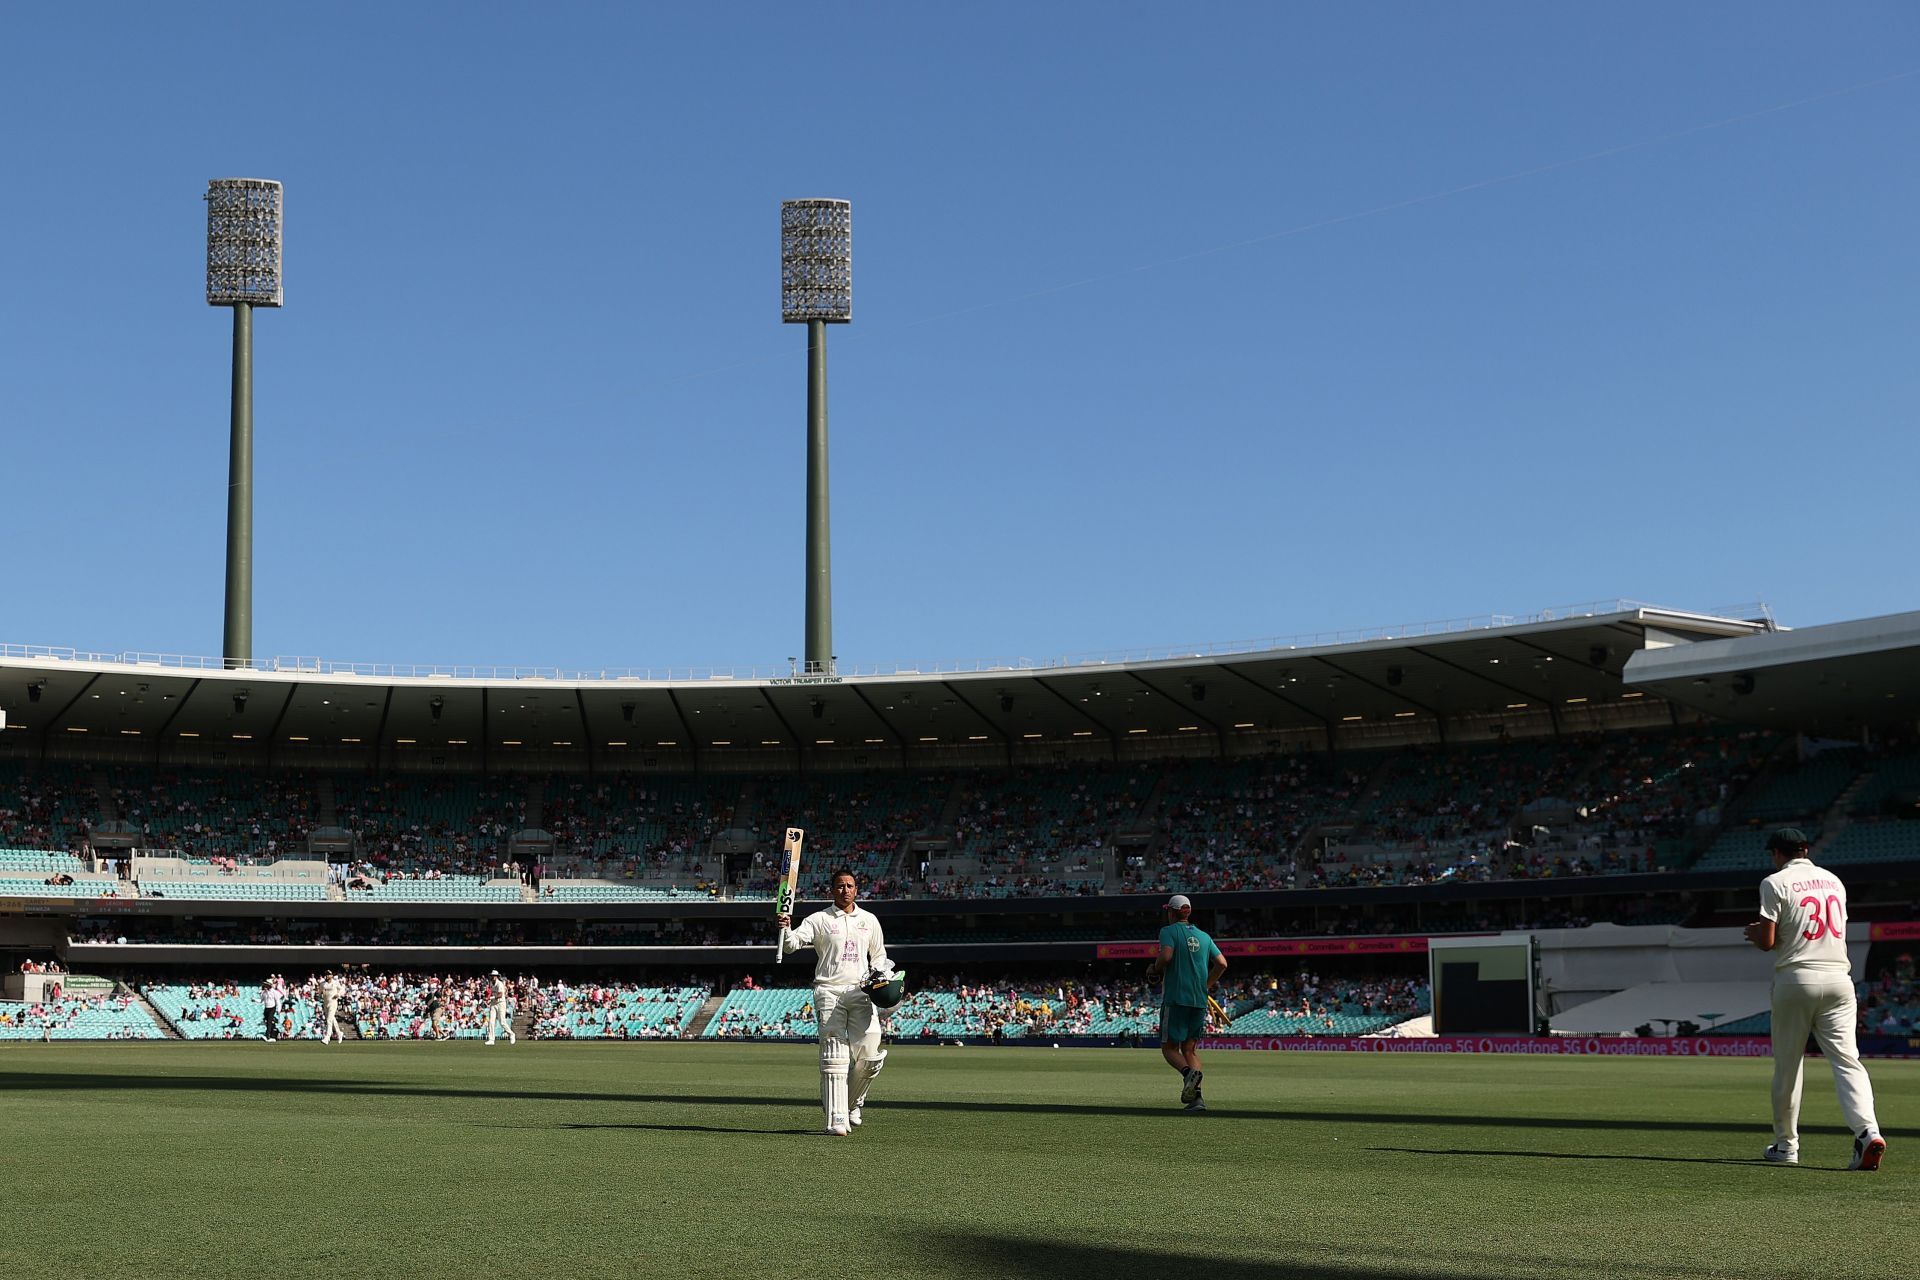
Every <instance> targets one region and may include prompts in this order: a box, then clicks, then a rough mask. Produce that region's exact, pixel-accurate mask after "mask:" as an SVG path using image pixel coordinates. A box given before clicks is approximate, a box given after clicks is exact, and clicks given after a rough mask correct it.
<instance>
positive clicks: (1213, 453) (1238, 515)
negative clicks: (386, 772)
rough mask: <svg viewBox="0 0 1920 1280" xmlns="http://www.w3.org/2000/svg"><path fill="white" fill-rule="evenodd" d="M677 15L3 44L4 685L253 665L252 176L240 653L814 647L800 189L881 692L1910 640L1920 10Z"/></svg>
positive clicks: (838, 482)
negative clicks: (1710, 620)
mask: <svg viewBox="0 0 1920 1280" xmlns="http://www.w3.org/2000/svg"><path fill="white" fill-rule="evenodd" d="M701 8H702V7H696V6H684V7H675V8H672V9H669V8H668V7H667V6H615V5H593V6H584V5H543V6H539V7H538V8H536V7H534V6H526V7H524V8H503V7H499V6H468V5H451V4H448V5H428V4H409V5H403V6H393V5H342V6H328V7H327V11H326V12H325V13H313V12H304V13H298V14H295V13H293V12H291V11H287V10H280V11H276V10H274V9H273V8H272V7H269V8H267V9H262V8H261V7H259V6H237V5H236V6H213V5H202V6H196V7H192V8H180V7H172V6H165V7H160V6H134V5H130V4H124V5H109V6H92V7H84V8H83V7H76V6H29V7H24V8H16V9H15V10H13V11H12V12H10V13H9V14H8V16H7V18H6V19H5V37H6V43H7V46H8V48H9V57H8V59H7V62H8V73H7V76H6V77H5V79H4V82H0V106H3V107H4V108H5V110H6V115H7V119H8V120H9V122H10V123H9V128H8V130H7V132H6V136H5V139H4V141H0V159H3V160H4V164H5V170H6V172H7V175H8V179H9V182H8V186H9V195H10V197H11V198H9V199H7V200H6V201H4V202H3V203H0V229H3V230H4V232H5V234H4V242H5V243H6V244H7V245H8V246H10V247H11V261H10V263H9V269H8V271H7V279H6V283H5V286H4V287H3V288H0V352H4V354H3V355H0V450H3V456H0V477H4V484H3V487H0V492H4V494H5V500H6V505H7V510H8V516H9V520H8V523H9V525H10V527H11V528H12V530H13V531H14V538H13V540H12V546H11V550H12V554H11V555H9V557H8V561H9V568H8V573H7V585H6V587H5V589H4V593H3V594H0V640H4V641H13V642H22V643H43V644H60V645H74V646H78V647H83V648H94V649H106V650H125V649H140V650H149V651H163V652H184V653H194V654H210V653H213V652H215V651H216V650H217V649H218V647H219V641H220V615H221V601H222V554H223V538H224V522H225V487H226V449H227V441H226V432H227V399H226V397H227V378H228V365H227V361H228V350H229V342H230V321H229V318H228V315H227V314H226V313H225V312H224V311H216V310H214V309H212V308H209V307H207V306H206V305H205V303H204V298H203V279H202V271H203V265H204V234H205V207H204V205H203V203H202V202H201V199H200V196H201V194H202V192H203V191H204V189H205V184H206V181H207V179H209V178H212V177H216V176H257V177H270V178H277V179H279V180H281V181H282V182H284V183H285V184H286V189H287V248H286V264H287V265H286V296H287V305H286V307H285V308H284V309H283V310H281V311H277V312H262V313H260V314H259V316H258V317H257V321H256V350H257V356H256V360H257V372H256V379H257V388H256V406H255V413H256V422H257V429H258V443H257V472H256V485H257V508H256V537H257V542H256V563H257V568H256V579H255V619H254V649H255V654H256V656H258V657H267V656H272V655H277V654H278V655H296V654H298V655H314V656H320V657H327V658H333V659H342V660H365V661H393V662H416V661H417V662H433V661H439V662H488V663H529V664H548V665H560V666H583V667H597V666H655V667H661V666H666V665H669V664H671V665H682V666H684V665H699V666H734V665H754V664H758V665H776V664H782V663H784V661H785V659H786V658H787V657H788V656H789V655H793V654H797V653H798V652H799V645H800V643H801V580H800V579H801V574H800V570H801V552H802V547H801V542H800V535H801V529H802V512H803V493H802V486H801V481H802V475H803V471H802V468H803V463H804V457H803V452H802V450H803V444H804V390H805V384H804V372H805V370H804V361H805V344H804V331H803V330H801V329H799V328H797V327H785V326H782V325H781V324H780V323H779V322H778V309H777V289H776V286H777V265H778V242H777V235H776V227H777V209H778V203H779V201H780V200H781V199H783V198H791V197H797V196H833V197H840V198H845V199H849V200H851V201H852V202H853V208H854V276H855V320H854V323H853V324H852V325H851V326H848V327H844V328H836V329H835V330H833V332H832V335H831V339H830V377H831V404H832V450H833V454H832V464H833V486H834V488H833V534H834V562H833V570H834V589H835V601H834V603H835V609H834V618H835V633H836V634H835V639H836V645H835V647H836V649H837V651H838V653H839V656H840V657H841V659H842V661H843V662H844V663H849V664H876V663H893V662H905V663H914V662H920V661H944V660H954V659H975V658H979V659H1004V658H1018V657H1026V658H1035V659H1044V658H1052V657H1057V656H1059V655H1062V654H1067V653H1077V652H1084V651H1095V650H1113V649H1124V648H1132V647H1136V646H1152V645H1160V644H1174V643H1185V642H1199V641H1231V640H1244V639H1252V638H1256V637H1264V636H1279V635H1288V634H1294V633H1300V632H1312V631H1322V630H1330V629H1337V628H1343V627H1354V626H1362V625H1371V624H1390V623H1400V622H1411V621H1417V620H1422V619H1438V618H1452V617H1460V616H1466V615H1475V614H1485V613H1521V612H1526V611H1530V610H1534V609H1538V608H1541V607H1546V606H1553V605H1562V604H1570V603H1574V602H1579V601H1589V600H1598V599H1608V598H1613V597H1629V598H1634V599H1641V600H1649V601H1654V602H1658V603H1664V604H1670V605H1675V606H1679V607H1685V608H1698V609H1710V608H1716V607H1721V606H1726V605H1731V604H1735V603H1739V602H1746V601H1752V600H1757V599H1764V600H1766V601H1768V602H1769V603H1771V604H1772V606H1773V607H1774V609H1775V611H1776V613H1777V614H1778V616H1779V617H1780V619H1781V620H1782V621H1783V622H1785V623H1787V624H1789V625H1806V624H1811V623H1816V622H1824V621H1832V620H1836V619H1842V618H1850V617H1860V616H1865V615H1868V614H1875V613H1886V612H1894V611H1899V610H1904V609H1911V608H1915V607H1920V593H1916V590H1915V587H1916V580H1917V575H1916V572H1915V570H1914V568H1913V563H1912V559H1913V551H1914V548H1915V547H1916V545H1920V514H1916V513H1917V512H1920V502H1916V500H1915V498H1914V476H1915V474H1916V470H1920V467H1917V466H1916V464H1920V432H1916V430H1915V418H1916V409H1917V408H1920V360H1916V358H1915V357H1916V350H1917V349H1920V343H1916V339H1917V338H1920V311H1917V310H1916V307H1915V305H1914V299H1915V298H1916V297H1920V248H1916V245H1920V240H1916V237H1915V236H1914V234H1913V228H1914V225H1915V212H1916V208H1920V170H1916V168H1915V166H1914V165H1913V163H1912V158H1913V156H1914V155H1916V154H1920V9H1916V8H1915V7H1913V6H1912V5H1909V4H1850V5H1839V6H1819V7H1813V6H1785V5H1751V4H1737V5H1736V4H1720V5H1714V4H1701V5H1687V6H1675V5H1670V4H1622V5H1610V6H1597V5H1596V6H1588V7H1585V8H1579V9H1576V8H1574V7H1572V6H1539V5H1493V4H1480V5H1472V6H1432V5H1414V4H1388V5H1374V6H1365V7H1362V6H1350V5H1314V6H1306V5H1279V4H1259V5H1225V4H1222V5H1206V6H1184V7H1169V6H1164V5H1144V4H1120V5H1113V4H1099V5H1094V4H1085V5H1080V4H1052V5H1042V6H1034V5H1024V4H984V5H977V6H971V7H967V8H965V9H964V10H960V9H953V8H946V9H940V10H936V9H935V8H934V7H933V6H898V5H878V4H876V5H852V6H847V5H816V6H804V7H795V6H773V5H737V6H726V7H721V6H711V7H705V8H709V9H711V10H712V11H711V12H701V11H699V10H700V9H701ZM1503 178H1510V179H1511V180H1509V181H1496V182H1489V181H1488V180H1491V179H1503ZM1429 197H1431V198H1429Z"/></svg>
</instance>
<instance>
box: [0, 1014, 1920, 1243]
mask: <svg viewBox="0 0 1920 1280" xmlns="http://www.w3.org/2000/svg"><path fill="white" fill-rule="evenodd" d="M1207 1068H1208V1070H1207V1082H1206V1094H1207V1100H1208V1103H1209V1105H1210V1106H1211V1107H1212V1110H1211V1111H1210V1112H1209V1113H1208V1114H1206V1115H1204V1116H1194V1115H1187V1114H1184V1113H1183V1112H1182V1111H1181V1110H1180V1108H1179V1106H1178V1104H1177V1102H1176V1099H1175V1095H1176V1093H1177V1092H1178V1089H1179V1083H1180V1082H1179V1079H1178V1077H1177V1076H1175V1074H1174V1073H1173V1072H1172V1071H1171V1070H1169V1069H1168V1068H1166V1067H1165V1066H1164V1065H1162V1064H1161V1062H1160V1060H1159V1056H1158V1054H1157V1053H1155V1052H1153V1051H1150V1050H1140V1051H1127V1050H1060V1051H1052V1050H1047V1049H1038V1048H1033V1049H997V1050H996V1049H985V1048H965V1049H961V1048H940V1047H921V1046H909V1047H903V1048H898V1049H896V1050H895V1051H894V1052H893V1055H892V1058H891V1059H890V1061H889V1063H888V1066H887V1069H886V1070H885V1072H883V1073H882V1075H881V1076H880V1077H879V1080H878V1081H877V1083H876V1085H875V1089H874V1100H873V1103H872V1105H871V1106H870V1107H869V1109H868V1116H867V1123H866V1125H865V1126H864V1127H863V1128H861V1129H860V1130H858V1131H856V1133H855V1134H854V1135H853V1136H852V1137H850V1138H830V1137H826V1136H823V1135H821V1134H820V1133H819V1130H820V1127H821V1117H820V1113H819V1106H818V1100H817V1099H818V1080H819V1077H818V1071H817V1062H816V1058H815V1054H814V1052H813V1050H812V1049H811V1047H809V1046H805V1045H739V1044H730V1045H709V1044H682V1043H664V1044H663V1043H654V1044H578V1043H576V1044H527V1043H521V1044H519V1045H517V1046H511V1047H509V1046H507V1045H504V1044H503V1045H499V1046H495V1047H493V1048H485V1047H483V1046H481V1045H480V1044H478V1043H473V1042H467V1043H456V1044H397V1045H396V1044H368V1043H349V1044H347V1045H344V1046H337V1047H330V1048H322V1047H321V1046H319V1045H316V1044H313V1043H311V1042H302V1043H294V1044H280V1045H266V1044H184V1043H166V1044H71V1043H69V1044H59V1043H56V1044H51V1045H47V1044H40V1043H32V1042H29V1043H8V1044H5V1045H0V1085H3V1087H4V1095H5V1102H4V1109H5V1115H6V1119H7V1125H6V1129H7V1132H6V1146H5V1153H6V1154H5V1164H6V1166H7V1169H8V1174H9V1176H8V1177H7V1180H6V1185H7V1187H8V1192H9V1194H8V1199H9V1201H10V1203H9V1204H8V1205H7V1213H6V1219H7V1222H6V1227H5V1229H4V1230H0V1274H4V1275H10V1276H31V1275H44V1276H60V1277H65V1278H68V1280H88V1278H92V1277H99V1278H100V1280H108V1278H111V1280H131V1278H138V1277H191V1278H192V1280H222V1278H225V1277H257V1276H272V1277H288V1278H293V1277H325V1278H326V1280H341V1278H342V1277H363V1276H366V1277H372V1276H392V1277H421V1278H426V1277H457V1278H459V1280H470V1278H472V1277H485V1276H495V1275H499V1276H512V1277H609V1278H611V1277H636V1276H662V1277H675V1278H676V1280H679V1278H687V1280H692V1278H700V1277H780V1276H789V1275H790V1276H797V1277H813V1276H831V1277H847V1278H849V1280H875V1278H880V1277H903V1278H904V1277H922V1276H925V1277H944V1276H964V1277H969V1278H971V1280H1003V1278H1004V1280H1016V1278H1018V1280H1025V1278H1027V1277H1035V1278H1038V1277H1061V1276H1067V1277H1071V1276H1097V1277H1101V1280H1123V1278H1125V1277H1134V1276H1141V1277H1147V1276H1156V1277H1160V1276H1164V1277H1195V1278H1199V1277H1224V1278H1225V1280H1252V1278H1253V1277H1276V1278H1294V1277H1300V1278H1305V1277H1327V1278H1330V1280H1354V1278H1358V1277H1373V1276H1446V1277H1463V1278H1465V1277H1472V1278H1473V1280H1490V1278H1492V1277H1506V1276H1513V1277H1538V1276H1580V1277H1592V1276H1595V1275H1606V1276H1631V1277H1655V1276H1679V1277H1693V1276H1729V1277H1734V1276H1742V1277H1744V1276H1766V1277H1769V1280H1777V1278H1784V1277H1793V1276H1807V1277H1819V1278H1820V1280H1833V1278H1834V1277H1839V1276H1851V1275H1873V1276H1886V1275H1894V1274H1900V1273H1903V1272H1905V1271H1907V1270H1909V1269H1910V1268H1911V1266H1912V1260H1913V1258H1914V1257H1915V1255H1916V1253H1917V1252H1920V1121H1916V1119H1915V1117H1916V1114H1920V1062H1908V1061H1902V1062H1872V1063H1869V1069H1870V1070H1871V1071H1872V1073H1873V1078H1874V1084H1875V1086H1876V1089H1877V1091H1878V1094H1879V1108H1880V1117H1881V1124H1882V1126H1883V1128H1884V1129H1885V1130H1886V1133H1887V1137H1888V1140H1889V1144H1890V1145H1889V1151H1888V1155H1887V1160H1886V1165H1885V1167H1884V1168H1883V1170H1882V1171H1881V1172H1880V1173H1878V1174H1873V1175H1865V1174H1847V1173H1843V1172H1840V1170H1841V1168H1842V1167H1843V1166H1844V1164H1845V1162H1846V1158H1847V1155H1848V1149H1849V1139H1848V1137H1847V1135H1846V1134H1845V1132H1844V1130H1843V1129H1842V1127H1841V1125H1840V1120H1839V1114H1838V1109H1837V1107H1836V1106H1835V1103H1834V1096H1833V1087H1832V1082H1831V1077H1830V1076H1829V1075H1828V1073H1827V1071H1826V1069H1825V1067H1824V1065H1823V1064H1821V1063H1819V1062H1818V1061H1810V1062H1809V1063H1808V1077H1807V1090H1806V1097H1807V1105H1806V1112H1805V1117H1804V1129H1803V1157H1802V1158H1803V1161H1804V1163H1803V1164H1802V1165H1801V1166H1800V1167H1798V1168H1785V1167H1774V1166H1769V1165H1764V1164H1762V1163H1760V1162H1759V1159H1758V1157H1759V1155H1760V1151H1761V1148H1762V1147H1764V1146H1765V1145H1766V1143H1767V1141H1768V1138H1769V1129H1768V1119H1767V1117H1768V1103H1767V1087H1768V1078H1769V1071H1770V1064H1769V1063H1767V1062H1765V1061H1751V1060H1718V1059H1715V1060H1698V1059H1683V1060H1646V1059H1587V1058H1576V1059H1535V1058H1479V1057H1475V1058H1455V1057H1440V1056H1423V1055H1413V1054H1407V1055H1400V1054H1394V1055H1385V1054H1380V1055H1374V1054H1367V1055H1360V1054H1331V1053H1329V1054H1319V1053H1300V1054H1278V1053H1215V1054H1213V1055H1211V1057H1210V1058H1209V1060H1208V1062H1207ZM1793 1223H1799V1224H1826V1225H1824V1226H1819V1227H1818V1228H1817V1230H1815V1229H1813V1228H1809V1229H1808V1230H1807V1231H1806V1232H1805V1233H1804V1234H1803V1233H1801V1232H1800V1230H1799V1228H1794V1229H1792V1230H1789V1229H1787V1226H1786V1224H1793Z"/></svg>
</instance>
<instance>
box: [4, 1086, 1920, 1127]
mask: <svg viewBox="0 0 1920 1280" xmlns="http://www.w3.org/2000/svg"><path fill="white" fill-rule="evenodd" d="M83 1089H97V1090H106V1091H119V1092H126V1093H153V1092H155V1091H159V1090H172V1091H180V1092H186V1093H202V1092H215V1091H227V1090H232V1091H236V1092H242V1093H311V1094H321V1095H332V1096H341V1097H362V1098H369V1097H371V1098H448V1099H454V1100H459V1099H471V1100H476V1101H482V1100H484V1101H525V1102H585V1103H607V1104H616V1105H617V1104H631V1105H635V1106H649V1105H658V1104H666V1105H676V1104H677V1105H685V1106H718V1107H807V1108H813V1107H817V1106H818V1105H819V1103H818V1102H816V1101H814V1100H813V1099H810V1098H801V1097H797V1096H768V1095H764V1094H762V1095H755V1094H727V1093H717V1094H716V1093H611V1092H599V1091H588V1090H580V1091H574V1090H565V1089H514V1088H493V1089H488V1088H452V1087H448V1086H444V1085H414V1084H394V1083H391V1082H389V1081H382V1080H332V1079H323V1078H317V1077H300V1076H280V1075H273V1074H261V1075H256V1076H206V1075H178V1076H161V1075H151V1076H146V1075H129V1074H125V1073H119V1072H113V1073H108V1072H73V1071H0V1095H3V1094H7V1093H16V1092H27V1091H33V1090H45V1091H50V1092H51V1091H68V1090H83ZM886 1109H887V1110H888V1111H931V1112H936V1113H948V1114H959V1115H991V1114H1000V1115H1061V1116H1138V1117H1141V1118H1143V1119H1154V1118H1158V1119H1162V1120H1166V1121H1168V1122H1170V1123H1174V1124H1179V1125H1188V1126H1190V1125H1197V1124H1216V1123H1220V1122H1222V1121H1239V1122H1244V1121H1249V1120H1253V1121H1267V1122H1281V1123H1306V1124H1341V1125H1396V1126H1403V1127H1404V1126H1407V1125H1434V1126H1438V1127H1442V1128H1474V1129H1482V1128H1485V1129H1525V1130H1529V1131H1537V1130H1540V1129H1576V1130H1578V1129H1588V1130H1601V1131H1606V1132H1613V1131H1620V1132H1651V1133H1739V1134H1751V1133H1752V1132H1753V1125H1752V1123H1751V1122H1748V1121H1740V1120H1654V1119H1650V1118H1645V1117H1631V1116H1620V1117H1615V1116H1525V1115H1449V1114H1446V1113H1438V1114H1436V1113H1432V1112H1406V1111H1390V1110H1384V1109H1383V1110H1378V1111H1371V1110H1370V1111H1341V1112H1338V1113H1333V1112H1327V1111H1302V1110H1294V1109H1289V1108H1281V1107H1265V1106H1261V1105H1258V1104H1256V1103H1247V1104H1243V1105H1239V1106H1234V1105H1232V1104H1218V1105H1215V1106H1214V1108H1213V1109H1212V1111H1211V1112H1210V1113H1209V1114H1208V1115H1207V1116H1206V1117H1205V1118H1204V1119H1202V1118H1200V1117H1197V1116H1189V1115H1187V1114H1186V1113H1185V1112H1183V1111H1181V1110H1180V1109H1179V1108H1178V1107H1175V1106H1172V1105H1169V1104H1158V1105H1140V1104H1129V1103H1117V1102H1018V1101H1014V1100H1011V1099H996V1100H984V1099H972V1098H888V1099H887V1101H886ZM1802 1132H1804V1133H1846V1132H1847V1130H1846V1129H1845V1128H1844V1127H1843V1126H1839V1125H1819V1126H1804V1127H1803V1129H1802ZM1882 1132H1883V1133H1885V1134H1886V1135H1887V1136H1888V1137H1889V1138H1896V1137H1897V1138H1920V1128H1894V1127H1888V1126H1883V1127H1882Z"/></svg>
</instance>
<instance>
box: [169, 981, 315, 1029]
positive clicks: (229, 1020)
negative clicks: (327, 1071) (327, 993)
mask: <svg viewBox="0 0 1920 1280" xmlns="http://www.w3.org/2000/svg"><path fill="white" fill-rule="evenodd" d="M140 994H141V995H143V996H145V997H146V998H147V1002H148V1003H149V1004H151V1005H152V1006H153V1007H154V1008H155V1009H156V1010H157V1011H158V1012H159V1014H160V1016H161V1017H163V1018H165V1019H166V1020H167V1021H168V1022H169V1023H171V1024H172V1026H173V1029H174V1030H175V1031H177V1032H179V1033H180V1036H181V1038H182V1039H185V1040H259V1039H264V1038H265V1035H266V1030H265V1028H266V1018H267V1008H266V1004H265V1001H264V1000H263V998H262V996H261V994H260V986H259V984H258V983H242V982H239V981H234V980H225V981H215V982H199V983H184V984H179V983H146V984H143V985H142V986H141V988H140ZM318 1016H319V1004H318V1002H317V1001H316V1000H315V999H314V998H313V996H312V993H311V991H310V990H305V989H301V990H298V991H296V992H295V994H294V999H293V1004H292V1006H291V1007H290V1008H288V1007H286V1006H283V1007H282V1018H281V1028H280V1030H281V1034H282V1035H283V1036H284V1037H286V1038H289V1039H295V1040H317V1039H318V1038H319V1037H320V1030H321V1029H320V1027H319V1026H318V1025H317V1019H318Z"/></svg>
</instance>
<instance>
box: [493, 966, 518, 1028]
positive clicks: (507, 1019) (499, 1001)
mask: <svg viewBox="0 0 1920 1280" xmlns="http://www.w3.org/2000/svg"><path fill="white" fill-rule="evenodd" d="M495 1028H498V1029H499V1030H500V1031H504V1032H506V1033H507V1043H508V1044H515V1043H517V1039H516V1037H515V1036H514V1034H513V1017H512V1015H511V1014H509V1013H508V1012H507V980H506V979H505V978H500V977H496V978H494V980H493V1003H492V1004H490V1005H488V1006H487V1043H488V1044H492V1043H493V1041H494V1037H495V1034H496V1033H495Z"/></svg>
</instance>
